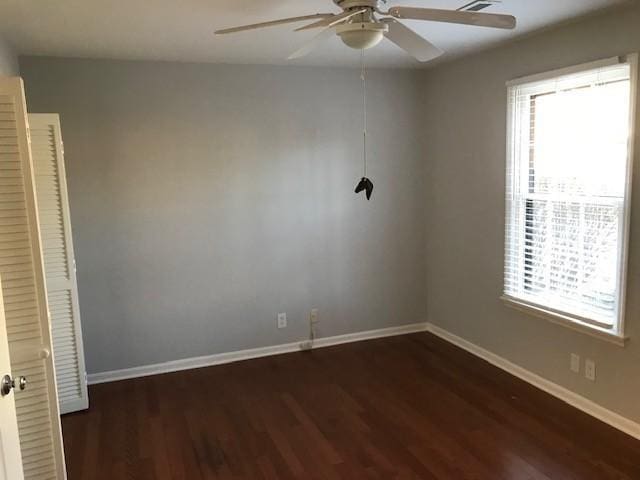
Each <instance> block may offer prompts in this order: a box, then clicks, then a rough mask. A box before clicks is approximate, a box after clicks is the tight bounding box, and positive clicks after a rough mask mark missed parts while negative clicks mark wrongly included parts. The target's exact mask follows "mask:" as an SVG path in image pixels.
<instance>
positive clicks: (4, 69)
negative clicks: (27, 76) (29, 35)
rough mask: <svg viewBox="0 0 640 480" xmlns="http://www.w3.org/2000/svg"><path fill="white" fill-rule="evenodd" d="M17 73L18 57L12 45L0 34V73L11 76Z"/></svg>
mask: <svg viewBox="0 0 640 480" xmlns="http://www.w3.org/2000/svg"><path fill="white" fill-rule="evenodd" d="M17 74H18V57H17V55H16V53H15V51H14V49H13V46H12V45H11V44H10V43H9V42H8V41H7V40H5V39H4V38H3V37H2V36H0V75H4V76H13V75H17Z"/></svg>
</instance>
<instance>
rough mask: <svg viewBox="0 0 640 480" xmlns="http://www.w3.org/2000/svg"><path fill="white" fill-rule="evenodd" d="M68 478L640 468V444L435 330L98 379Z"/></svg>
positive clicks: (566, 475)
mask: <svg viewBox="0 0 640 480" xmlns="http://www.w3.org/2000/svg"><path fill="white" fill-rule="evenodd" d="M90 398H91V407H90V410H89V411H86V412H80V413H75V414H70V415H66V416H63V419H62V423H63V435H64V440H65V452H66V458H67V465H68V467H67V468H68V476H69V480H84V479H92V480H93V479H97V480H101V479H116V480H119V479H123V480H125V479H127V480H128V479H140V480H209V479H214V480H242V479H246V480H273V479H278V480H301V479H318V480H334V479H338V480H353V479H385V480H387V479H395V480H415V479H422V480H465V479H469V480H485V479H486V480H609V479H611V480H613V479H615V480H634V479H635V480H638V479H640V442H638V441H636V440H634V439H632V438H631V437H628V436H626V435H624V434H623V433H621V432H619V431H617V430H614V429H613V428H611V427H609V426H607V425H605V424H603V423H601V422H599V421H597V420H595V419H593V418H591V417H589V416H588V415H586V414H584V413H582V412H580V411H578V410H576V409H574V408H572V407H570V406H569V405H567V404H565V403H563V402H561V401H559V400H557V399H555V398H553V397H551V396H550V395H548V394H546V393H544V392H542V391H540V390H538V389H536V388H535V387H532V386H531V385H529V384H526V383H525V382H523V381H521V380H519V379H517V378H515V377H513V376H511V375H509V374H507V373H506V372H504V371H502V370H499V369H497V368H495V367H493V366H491V365H490V364H488V363H486V362H484V361H482V360H479V359H478V358H476V357H473V356H472V355H470V354H469V353H467V352H464V351H462V350H460V349H458V348H456V347H454V346H452V345H450V344H448V343H446V342H444V341H442V340H440V339H438V338H436V337H434V336H433V335H430V334H428V333H419V334H412V335H406V336H400V337H392V338H385V339H380V340H372V341H368V342H360V343H356V344H349V345H341V346H336V347H331V348H324V349H318V350H314V351H312V352H304V353H302V352H301V353H293V354H287V355H279V356H275V357H266V358H260V359H255V360H248V361H245V362H238V363H234V364H229V365H221V366H216V367H210V368H202V369H197V370H191V371H187V372H176V373H170V374H165V375H158V376H154V377H146V378H140V379H133V380H126V381H121V382H114V383H110V384H103V385H95V386H91V387H90Z"/></svg>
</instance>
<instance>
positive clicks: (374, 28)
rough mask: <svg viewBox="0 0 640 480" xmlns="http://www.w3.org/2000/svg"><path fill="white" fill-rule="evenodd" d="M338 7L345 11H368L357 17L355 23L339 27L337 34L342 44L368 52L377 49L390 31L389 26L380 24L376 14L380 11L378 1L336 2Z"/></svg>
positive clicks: (335, 0)
mask: <svg viewBox="0 0 640 480" xmlns="http://www.w3.org/2000/svg"><path fill="white" fill-rule="evenodd" d="M334 2H335V3H336V5H338V6H339V7H340V8H342V9H343V10H344V11H349V10H351V11H354V10H362V9H366V10H367V11H366V12H365V13H363V14H361V15H358V16H356V17H355V21H354V20H352V21H349V22H347V23H343V24H341V25H338V26H337V28H336V33H337V34H338V35H339V36H340V39H341V40H342V42H343V43H344V44H345V45H347V46H348V47H351V48H355V49H356V50H366V49H368V48H372V47H375V46H376V45H378V44H379V43H380V42H381V41H382V39H383V38H384V34H385V33H386V32H388V31H389V26H388V25H387V24H385V23H382V22H378V21H377V20H376V18H375V16H374V13H375V12H376V11H378V6H379V3H380V2H379V1H378V0H334Z"/></svg>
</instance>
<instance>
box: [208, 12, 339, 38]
mask: <svg viewBox="0 0 640 480" xmlns="http://www.w3.org/2000/svg"><path fill="white" fill-rule="evenodd" d="M333 16H334V15H333V14H332V13H316V14H315V15H305V16H304V17H292V18H283V19H281V20H273V21H271V22H262V23H254V24H251V25H243V26H241V27H233V28H225V29H223V30H216V32H215V33H216V35H224V34H227V33H236V32H244V31H245V30H255V29H257V28H264V27H275V26H276V25H284V24H285V23H294V22H304V21H307V20H317V19H318V18H332V17H333Z"/></svg>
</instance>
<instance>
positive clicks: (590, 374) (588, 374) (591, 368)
mask: <svg viewBox="0 0 640 480" xmlns="http://www.w3.org/2000/svg"><path fill="white" fill-rule="evenodd" d="M584 376H585V378H586V379H587V380H591V381H592V382H595V380H596V362H594V361H593V360H589V359H587V360H585V362H584Z"/></svg>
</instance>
